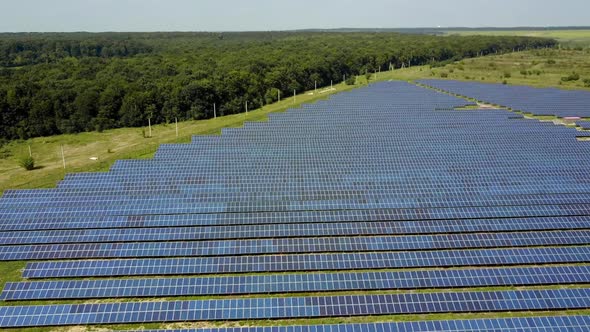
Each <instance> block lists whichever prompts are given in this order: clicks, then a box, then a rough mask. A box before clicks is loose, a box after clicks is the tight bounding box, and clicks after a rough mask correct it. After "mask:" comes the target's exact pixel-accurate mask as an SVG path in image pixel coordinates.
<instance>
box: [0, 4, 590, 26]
mask: <svg viewBox="0 0 590 332" xmlns="http://www.w3.org/2000/svg"><path fill="white" fill-rule="evenodd" d="M589 13H590V0H561V1H555V0H552V1H547V0H442V1H440V0H355V1H351V0H315V1H311V0H298V1H296V0H290V1H283V0H244V1H242V0H213V1H211V0H192V1H191V0H0V31H4V32H14V31H236V30H239V31H245V30H291V29H305V28H339V27H355V28H396V27H433V26H443V27H445V26H470V27H482V26H559V25H561V26H563V25H590V14H589Z"/></svg>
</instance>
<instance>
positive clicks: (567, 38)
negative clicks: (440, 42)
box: [447, 30, 590, 48]
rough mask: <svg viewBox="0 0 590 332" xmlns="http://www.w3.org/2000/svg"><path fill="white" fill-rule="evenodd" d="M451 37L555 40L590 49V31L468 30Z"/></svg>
mask: <svg viewBox="0 0 590 332" xmlns="http://www.w3.org/2000/svg"><path fill="white" fill-rule="evenodd" d="M447 34H449V35H471V36H472V35H484V36H527V37H545V38H553V39H556V40H557V41H559V43H560V44H561V45H562V46H565V47H585V48H588V47H590V30H506V31H493V30H489V31H486V30H477V31H474V30H466V31H448V32H447Z"/></svg>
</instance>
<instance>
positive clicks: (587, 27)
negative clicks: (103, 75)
mask: <svg viewBox="0 0 590 332" xmlns="http://www.w3.org/2000/svg"><path fill="white" fill-rule="evenodd" d="M488 29H489V30H500V31H501V30H506V31H512V30H517V31H518V30H522V31H526V30H590V25H572V26H567V25H560V26H482V27H472V26H471V27H469V26H448V27H443V26H441V27H428V26H424V27H390V28H376V27H367V28H359V27H340V28H302V29H288V30H145V31H139V30H138V31H125V30H103V31H88V30H77V31H0V34H44V33H46V34H52V33H89V34H100V33H168V32H169V33H249V32H299V31H303V32H305V31H336V32H337V31H339V30H359V31H360V30H377V31H379V30H383V31H384V32H388V31H392V32H394V31H393V30H441V31H447V30H488Z"/></svg>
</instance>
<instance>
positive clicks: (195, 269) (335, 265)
mask: <svg viewBox="0 0 590 332" xmlns="http://www.w3.org/2000/svg"><path fill="white" fill-rule="evenodd" d="M587 262H590V247H586V246H580V247H546V248H514V249H484V250H435V251H413V252H374V253H341V254H304V255H263V256H228V257H202V258H159V259H124V260H119V259H113V260H90V261H65V262H64V261H55V262H33V263H28V264H27V266H26V268H25V270H24V272H23V276H24V277H25V278H70V277H99V276H138V275H181V274H222V273H245V272H273V271H276V272H278V271H315V270H355V269H384V268H415V267H441V266H481V265H485V266H487V265H521V264H549V263H587Z"/></svg>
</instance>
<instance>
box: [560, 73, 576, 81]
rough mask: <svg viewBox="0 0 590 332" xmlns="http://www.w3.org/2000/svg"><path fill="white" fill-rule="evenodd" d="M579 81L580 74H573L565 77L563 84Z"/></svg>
mask: <svg viewBox="0 0 590 332" xmlns="http://www.w3.org/2000/svg"><path fill="white" fill-rule="evenodd" d="M579 79H580V74H578V73H571V74H570V75H568V76H564V77H562V78H561V80H562V81H563V82H569V81H577V80H579Z"/></svg>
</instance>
